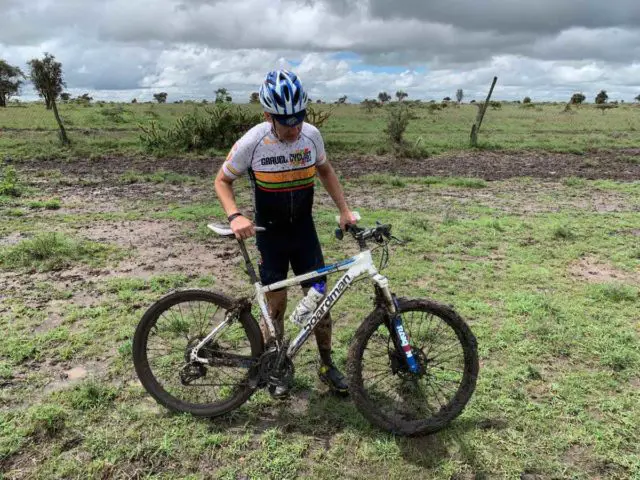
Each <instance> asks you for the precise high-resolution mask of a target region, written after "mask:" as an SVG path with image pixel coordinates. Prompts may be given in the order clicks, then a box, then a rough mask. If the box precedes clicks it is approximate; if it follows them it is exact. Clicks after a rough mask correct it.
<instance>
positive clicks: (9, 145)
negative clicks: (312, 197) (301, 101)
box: [0, 103, 640, 164]
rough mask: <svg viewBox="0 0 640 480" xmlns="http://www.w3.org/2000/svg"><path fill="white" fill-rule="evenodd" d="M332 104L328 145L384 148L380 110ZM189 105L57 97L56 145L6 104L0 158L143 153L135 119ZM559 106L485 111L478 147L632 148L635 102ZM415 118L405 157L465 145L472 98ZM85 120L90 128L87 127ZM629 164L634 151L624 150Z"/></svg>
mask: <svg viewBox="0 0 640 480" xmlns="http://www.w3.org/2000/svg"><path fill="white" fill-rule="evenodd" d="M315 107H316V108H319V109H320V110H325V109H328V108H331V109H332V116H331V118H330V119H329V120H328V121H327V123H326V124H325V126H323V127H322V132H323V135H324V137H325V143H326V146H327V148H328V150H329V151H331V152H334V153H338V154H342V155H346V154H352V153H356V154H363V155H367V154H375V153H384V152H389V151H391V150H392V149H391V147H390V145H389V144H388V142H387V141H386V140H384V135H383V130H384V128H385V126H386V117H387V109H386V108H381V109H375V110H374V111H373V112H371V113H367V112H366V111H364V110H363V109H362V108H360V106H359V105H331V106H328V105H319V106H318V105H316V106H315ZM202 108H203V107H202V106H201V105H196V104H165V105H145V104H135V105H131V104H114V105H105V106H103V107H99V106H97V105H91V106H89V107H84V106H80V105H74V104H66V105H65V104H61V105H60V106H59V109H60V114H61V115H62V117H63V119H64V120H65V121H67V122H68V124H69V126H68V130H69V135H70V137H71V139H72V140H73V144H72V146H71V148H62V147H61V146H60V145H59V142H58V141H57V138H56V124H55V120H54V118H53V115H51V113H50V112H48V111H46V110H45V108H44V106H43V105H42V104H28V105H27V106H26V107H25V108H22V107H21V108H18V107H14V106H10V107H8V108H3V109H2V110H0V128H2V129H4V131H3V136H2V138H0V158H4V157H7V156H8V157H10V158H42V159H46V158H78V157H95V156H100V155H113V154H126V155H141V154H143V153H144V149H143V146H142V144H141V143H140V133H141V131H140V129H139V127H138V125H140V124H142V125H149V123H150V122H151V121H152V120H153V121H155V122H157V124H158V126H159V127H162V128H167V127H169V126H171V125H173V124H174V123H175V121H176V120H177V119H178V118H180V117H182V116H184V115H187V114H190V113H192V112H193V111H194V110H199V109H202ZM249 108H250V109H251V110H255V111H258V110H259V107H255V106H250V107H249ZM562 109H563V105H555V104H545V105H538V106H537V108H535V109H533V108H532V109H523V108H520V107H519V106H518V105H510V104H505V105H504V106H503V108H501V109H499V110H493V109H491V110H489V111H488V112H487V114H486V117H485V119H484V122H483V125H482V132H481V134H480V144H481V146H482V148H485V149H486V148H489V149H502V150H504V149H506V150H509V149H510V150H520V149H542V150H547V151H554V152H567V153H577V154H581V153H584V152H586V151H589V150H591V149H598V148H637V147H638V146H639V143H638V140H637V137H638V136H637V135H636V132H637V131H639V130H640V119H639V118H638V116H637V115H635V113H636V112H635V107H633V106H631V105H629V106H621V107H619V108H617V109H614V110H612V111H610V112H608V113H607V114H606V115H602V114H601V113H600V112H599V111H598V110H597V109H595V108H594V107H593V105H584V106H581V107H580V108H578V109H576V110H575V112H574V114H571V115H567V114H564V113H562ZM412 112H413V116H414V118H413V119H412V120H411V121H410V123H409V126H408V128H407V131H406V134H405V139H406V141H407V144H408V145H409V146H411V149H410V150H411V152H412V156H416V155H417V156H419V157H423V158H426V157H428V156H430V155H433V154H439V153H443V152H447V151H452V150H466V149H469V148H470V147H469V132H470V130H471V125H472V124H473V121H474V119H475V117H476V113H477V109H476V107H475V106H473V105H462V106H460V107H453V108H451V107H450V108H445V109H443V110H440V111H438V112H436V113H433V112H430V111H429V104H428V103H423V104H422V105H421V106H417V107H413V108H412ZM87 126H90V127H87ZM223 150H225V151H217V150H215V149H212V150H207V151H204V152H201V153H196V154H192V155H195V156H198V155H205V156H208V155H212V154H213V155H225V154H226V149H223ZM626 158H627V160H628V161H629V162H630V163H632V164H633V163H636V162H637V160H636V159H635V157H632V156H627V157H626Z"/></svg>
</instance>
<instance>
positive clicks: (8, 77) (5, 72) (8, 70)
mask: <svg viewBox="0 0 640 480" xmlns="http://www.w3.org/2000/svg"><path fill="white" fill-rule="evenodd" d="M21 79H24V74H23V73H22V70H20V69H19V68H18V67H13V66H11V65H9V64H8V63H7V62H5V61H4V60H0V107H6V106H7V101H8V100H9V97H11V96H12V95H18V93H19V92H20V86H21V85H22V83H23V82H22V80H21Z"/></svg>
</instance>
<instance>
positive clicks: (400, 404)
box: [347, 299, 479, 436]
mask: <svg viewBox="0 0 640 480" xmlns="http://www.w3.org/2000/svg"><path fill="white" fill-rule="evenodd" d="M398 303H399V310H400V313H401V314H402V323H403V326H404V329H405V331H406V333H407V334H408V336H409V342H410V346H411V351H412V353H413V357H414V358H415V359H416V361H417V363H418V365H419V367H420V371H419V373H411V372H410V371H409V370H408V368H407V367H406V365H405V361H404V357H403V355H404V352H401V351H398V350H397V349H396V347H395V345H394V341H393V338H392V336H391V335H390V333H389V328H388V326H387V325H388V322H389V318H388V314H387V313H386V312H385V311H383V310H382V309H376V310H375V311H373V312H372V313H371V314H370V315H369V316H368V317H367V318H366V319H365V321H364V322H363V323H362V325H360V327H359V328H358V330H357V332H356V334H355V337H354V340H353V343H352V345H351V347H350V349H349V357H348V367H347V374H348V379H349V389H350V391H351V395H352V397H353V400H354V402H355V404H356V405H357V407H358V408H359V409H360V411H361V412H362V414H363V415H364V416H365V417H367V419H369V421H371V422H372V423H373V424H375V425H377V426H378V427H380V428H383V429H385V430H388V431H391V432H393V433H396V434H400V435H409V436H419V435H426V434H429V433H434V432H436V431H438V430H440V429H442V428H444V427H445V426H446V425H448V424H449V423H450V422H451V421H452V420H453V419H454V418H455V417H457V416H458V415H459V414H460V413H461V412H462V410H463V409H464V407H465V405H466V404H467V402H468V401H469V399H470V398H471V395H472V394H473V391H474V389H475V385H476V378H477V376H478V369H479V364H478V353H477V345H476V339H475V337H474V335H473V333H472V332H471V330H470V329H469V327H468V326H467V324H466V323H465V322H464V321H463V320H462V319H461V318H460V317H459V316H458V315H457V314H456V313H455V312H454V311H453V310H452V309H450V308H449V307H446V306H444V305H441V304H438V303H435V302H432V301H429V300H406V299H399V302H398Z"/></svg>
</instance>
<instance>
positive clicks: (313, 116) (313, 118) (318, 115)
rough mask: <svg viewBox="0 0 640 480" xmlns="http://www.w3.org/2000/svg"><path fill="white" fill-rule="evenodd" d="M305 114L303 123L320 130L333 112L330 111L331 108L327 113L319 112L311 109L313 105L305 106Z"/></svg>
mask: <svg viewBox="0 0 640 480" xmlns="http://www.w3.org/2000/svg"><path fill="white" fill-rule="evenodd" d="M306 110H307V114H306V116H305V119H304V121H305V122H307V123H310V124H311V125H313V126H314V127H316V128H320V127H322V126H323V125H324V123H325V122H326V121H327V120H329V118H330V117H331V115H332V114H333V112H332V111H331V107H329V110H327V111H324V112H323V111H320V110H316V109H315V108H313V105H311V104H309V105H308V106H307V109H306Z"/></svg>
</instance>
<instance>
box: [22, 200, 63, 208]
mask: <svg viewBox="0 0 640 480" xmlns="http://www.w3.org/2000/svg"><path fill="white" fill-rule="evenodd" d="M27 205H28V207H29V208H33V209H36V208H44V209H46V210H58V209H59V208H60V207H61V206H62V204H61V202H60V199H59V198H51V199H49V200H33V201H30V202H28V203H27Z"/></svg>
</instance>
